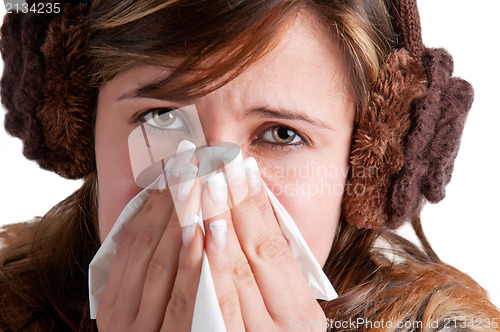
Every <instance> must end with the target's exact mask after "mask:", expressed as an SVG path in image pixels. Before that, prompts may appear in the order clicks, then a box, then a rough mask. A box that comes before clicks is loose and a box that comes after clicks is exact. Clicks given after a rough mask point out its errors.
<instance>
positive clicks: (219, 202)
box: [208, 173, 227, 207]
mask: <svg viewBox="0 0 500 332" xmlns="http://www.w3.org/2000/svg"><path fill="white" fill-rule="evenodd" d="M208 190H209V192H210V197H211V198H212V201H213V202H214V204H215V205H216V206H217V207H224V206H226V205H227V184H226V179H225V176H224V173H217V174H214V175H212V176H210V178H209V179H208Z"/></svg>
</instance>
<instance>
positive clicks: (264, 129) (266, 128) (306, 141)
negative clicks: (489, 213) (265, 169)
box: [252, 122, 311, 151]
mask: <svg viewBox="0 0 500 332" xmlns="http://www.w3.org/2000/svg"><path fill="white" fill-rule="evenodd" d="M275 128H284V129H287V130H290V131H292V132H293V133H294V134H295V135H297V136H298V137H299V138H300V142H299V143H292V144H287V143H283V144H282V143H278V142H270V141H267V140H264V139H263V136H264V134H265V133H267V132H268V131H270V130H273V129H275ZM257 132H258V134H257V135H255V136H254V139H253V142H252V145H253V146H256V145H255V143H254V142H258V141H260V142H258V143H257V144H260V145H267V146H270V147H271V149H273V150H285V151H291V150H295V149H298V148H301V147H303V146H308V147H310V146H311V142H310V140H309V138H307V136H305V135H304V134H302V133H301V132H299V131H298V130H295V129H293V128H292V127H289V126H286V125H284V124H281V123H277V122H274V123H268V124H265V125H264V126H262V127H261V128H260V129H258V130H257Z"/></svg>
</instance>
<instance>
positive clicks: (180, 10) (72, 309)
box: [0, 0, 498, 331]
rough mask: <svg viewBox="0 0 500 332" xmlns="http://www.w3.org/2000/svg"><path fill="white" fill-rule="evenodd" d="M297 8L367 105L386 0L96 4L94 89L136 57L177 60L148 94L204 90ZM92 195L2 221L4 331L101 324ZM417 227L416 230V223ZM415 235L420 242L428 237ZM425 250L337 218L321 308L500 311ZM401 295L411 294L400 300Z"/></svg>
mask: <svg viewBox="0 0 500 332" xmlns="http://www.w3.org/2000/svg"><path fill="white" fill-rule="evenodd" d="M304 9H306V10H309V11H310V12H311V13H314V14H315V16H316V18H317V19H318V20H319V21H320V22H321V23H322V24H323V25H324V26H325V27H327V28H328V29H329V30H330V31H331V32H332V41H333V42H335V43H336V44H335V45H338V46H339V47H340V49H341V51H342V54H343V58H344V61H345V62H346V65H347V66H349V68H351V69H352V70H350V71H349V72H350V75H351V76H350V77H349V83H350V84H352V86H351V90H352V94H353V97H354V98H355V99H356V100H357V102H358V110H359V111H361V110H363V106H364V105H366V103H367V99H368V98H369V94H370V88H371V86H372V84H373V83H374V81H375V80H376V79H377V77H378V75H379V72H380V68H381V67H382V65H383V63H384V61H385V59H386V57H387V55H388V53H389V52H390V50H391V44H392V41H394V39H395V37H394V35H393V33H392V29H391V25H390V20H389V16H388V14H387V10H386V8H385V5H384V3H383V1H382V0H378V1H373V0H342V1H328V2H327V1H323V0H314V1H313V0H309V1H307V0H304V1H293V0H260V1H256V0H251V1H222V0H221V1H211V2H210V3H209V2H206V1H182V0H179V1H175V0H172V1H157V0H148V1H132V0H125V1H118V0H117V1H111V0H95V1H93V2H92V4H91V7H90V14H89V15H88V16H87V19H86V23H85V24H86V25H88V27H89V35H88V38H89V39H88V45H87V47H88V49H89V56H90V58H91V60H92V61H91V67H90V68H91V73H90V75H91V81H92V83H93V84H94V85H95V86H96V87H98V86H100V85H102V84H104V83H105V82H107V81H108V80H110V79H112V78H113V77H114V76H116V75H117V74H119V73H120V72H121V71H123V70H126V69H128V68H130V67H132V66H134V65H136V64H137V63H146V64H152V65H158V66H163V65H164V63H165V60H176V61H178V63H179V65H178V66H176V67H175V68H173V69H174V70H173V72H172V73H171V74H170V75H169V76H167V77H165V79H164V80H163V82H161V84H160V85H159V86H157V87H154V88H152V89H149V90H147V91H145V92H147V93H149V94H150V95H152V96H154V95H155V94H157V93H161V94H162V96H163V97H164V98H165V97H166V96H167V97H168V95H170V96H174V97H175V98H176V99H178V98H181V97H184V98H187V97H192V96H195V95H199V94H205V93H207V92H208V91H210V89H216V88H217V87H219V86H221V85H223V84H225V83H227V82H228V81H229V80H231V79H232V78H234V77H235V76H237V75H238V73H240V72H241V70H243V69H244V68H246V66H248V65H249V64H250V63H252V62H254V61H256V60H257V59H258V58H259V57H261V56H263V55H264V54H265V53H266V52H267V51H269V50H270V49H271V48H272V46H273V45H274V43H275V42H276V41H277V40H279V36H280V34H281V33H282V32H284V31H285V30H286V26H287V24H288V22H290V21H291V20H292V19H293V18H294V16H295V15H296V14H297V13H298V12H299V11H300V10H304ZM46 49H47V52H49V51H50V48H46ZM212 60H214V61H212ZM207 61H208V62H207ZM208 64H209V65H208ZM193 78H194V79H193ZM221 78H222V79H221ZM213 83H216V84H215V86H214V85H213ZM96 195H97V194H96V176H95V174H94V173H92V174H91V175H90V176H89V177H87V178H86V179H85V183H84V185H83V186H82V188H81V189H80V190H78V191H77V192H75V193H74V194H73V195H72V196H70V197H68V198H67V199H66V200H65V201H63V202H61V203H60V204H58V205H57V206H56V207H54V208H53V209H52V210H51V211H50V212H49V213H48V214H47V215H45V216H44V217H43V218H41V220H39V221H37V222H36V223H33V224H28V225H26V226H24V227H23V228H21V229H18V230H17V231H16V226H9V227H7V228H6V230H7V231H6V232H4V233H3V234H2V235H1V236H2V237H3V238H5V241H6V245H7V247H6V248H5V249H3V250H2V251H1V252H0V267H1V273H0V317H2V320H0V328H2V329H4V330H6V331H10V330H21V329H29V330H34V331H46V330H50V329H56V328H57V329H58V330H61V329H71V330H80V331H88V330H92V329H95V330H96V326H95V322H93V321H91V320H90V318H89V315H88V294H87V284H86V281H87V267H88V264H89V262H90V260H91V258H92V257H93V255H94V254H95V252H96V251H97V248H98V246H99V242H98V239H99V236H98V227H97V217H96ZM414 224H415V227H416V229H417V230H419V227H418V225H419V223H418V221H416V222H415V223H414ZM9 232H14V233H12V235H11V234H9ZM418 234H419V235H420V238H421V240H422V241H423V243H424V244H426V241H425V238H424V237H423V233H422V232H418ZM380 239H385V241H387V243H389V244H390V245H391V246H392V247H393V249H392V250H391V252H393V253H394V255H395V256H399V257H402V258H404V259H405V262H403V263H399V264H396V263H395V262H393V261H392V260H391V259H389V258H388V257H387V255H385V254H384V253H385V250H383V249H380V248H377V246H378V244H377V243H378V242H377V241H379V240H380ZM424 247H425V248H426V250H424V251H421V250H420V249H418V248H417V247H416V246H415V245H413V244H411V243H409V242H408V241H405V240H404V239H402V238H400V237H398V236H397V235H395V234H393V233H390V232H388V231H384V230H371V229H357V228H355V227H354V226H351V225H349V224H348V223H347V222H346V220H345V217H343V218H342V219H341V226H340V227H339V232H338V234H337V235H336V238H335V240H334V243H333V246H332V249H331V252H330V256H329V258H328V260H327V262H326V264H325V267H324V269H325V271H326V273H327V274H328V276H329V277H330V280H331V281H332V284H333V285H334V287H335V288H336V290H337V291H338V293H339V295H340V297H339V298H338V299H336V300H334V301H330V302H322V303H321V304H322V306H323V308H324V310H325V312H326V314H327V317H328V318H330V319H332V320H336V321H347V320H349V319H354V320H355V319H356V318H358V317H361V318H364V319H367V320H372V321H380V320H382V319H386V320H387V318H391V319H401V320H415V321H417V320H422V321H424V320H429V319H433V318H434V316H433V315H434V314H435V313H436V312H438V313H439V311H438V310H435V309H436V308H438V307H439V305H440V304H441V303H442V302H443V301H445V300H446V301H447V303H448V308H450V309H449V310H448V311H446V312H443V313H442V314H439V316H438V318H439V319H440V320H441V321H440V322H441V323H442V322H443V319H446V318H450V317H451V318H453V319H465V318H464V317H471V316H470V315H469V313H470V312H471V311H474V312H476V313H484V317H493V316H495V315H498V312H497V311H495V309H494V307H492V306H491V305H490V304H488V303H483V302H484V301H483V299H484V291H482V290H481V289H480V288H479V286H477V285H476V284H475V283H474V282H473V281H471V280H469V279H467V277H466V276H464V275H463V274H460V273H458V272H456V271H455V270H453V269H452V268H450V267H447V266H446V265H444V264H442V263H440V262H439V260H438V259H437V257H435V255H434V254H433V253H432V250H431V249H430V247H429V246H428V245H425V246H424ZM438 275H440V276H441V279H439V278H438ZM436 283H439V286H438V289H436ZM409 290H417V291H414V292H409ZM401 292H409V293H411V295H412V296H408V297H403V298H401ZM477 294H479V295H477ZM460 296H462V297H463V298H466V299H467V300H468V301H469V303H468V307H467V308H463V307H460V305H458V304H457V302H459V300H457V298H458V297H460ZM377 301H380V302H377ZM441 307H442V306H441ZM450 313H452V314H450ZM426 315H427V316H426ZM467 315H469V316H467ZM480 317H483V316H480ZM424 318H425V319H424ZM2 324H3V325H2ZM366 329H368V328H366ZM345 330H347V329H345ZM356 330H365V328H357V329H356Z"/></svg>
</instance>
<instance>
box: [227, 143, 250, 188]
mask: <svg viewBox="0 0 500 332" xmlns="http://www.w3.org/2000/svg"><path fill="white" fill-rule="evenodd" d="M222 161H223V162H224V165H225V170H226V175H227V178H228V183H230V184H235V185H240V184H242V183H243V182H245V177H246V176H245V166H244V165H243V156H242V155H241V150H240V148H239V147H234V148H232V149H230V150H228V151H226V152H224V153H223V154H222Z"/></svg>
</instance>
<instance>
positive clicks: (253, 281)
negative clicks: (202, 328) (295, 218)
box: [202, 158, 325, 332]
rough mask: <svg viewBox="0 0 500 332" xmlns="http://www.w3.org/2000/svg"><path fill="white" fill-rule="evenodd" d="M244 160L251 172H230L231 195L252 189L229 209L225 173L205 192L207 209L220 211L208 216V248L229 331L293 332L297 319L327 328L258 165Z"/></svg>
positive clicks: (206, 224)
mask: <svg viewBox="0 0 500 332" xmlns="http://www.w3.org/2000/svg"><path fill="white" fill-rule="evenodd" d="M244 163H245V169H246V172H245V171H243V172H242V171H241V170H238V169H235V168H232V169H231V168H228V167H226V170H225V171H226V174H227V179H228V182H229V189H230V190H229V191H230V194H231V196H232V197H234V196H239V195H240V194H241V193H244V192H245V191H246V190H247V189H248V191H249V194H248V195H247V197H246V198H245V199H244V200H243V201H242V202H241V203H239V204H236V206H234V207H233V208H232V209H231V210H230V211H229V210H228V208H227V203H226V199H225V197H224V194H223V192H224V190H225V188H224V186H225V182H224V179H223V177H221V176H216V177H213V178H211V179H210V180H209V182H208V186H205V187H204V188H203V193H202V206H203V211H209V212H210V215H217V216H216V217H213V218H209V219H208V220H205V229H206V230H207V231H206V238H205V248H206V251H207V255H208V259H209V263H210V269H211V272H212V277H213V280H214V284H215V290H216V293H217V298H218V300H219V305H220V308H221V311H222V315H223V317H224V322H225V324H226V327H227V330H228V331H231V332H233V331H288V330H290V329H291V328H292V326H291V324H293V323H297V322H303V323H304V324H307V322H310V324H315V325H313V326H324V322H325V314H324V312H323V310H322V309H321V307H320V306H319V304H318V302H317V301H316V299H315V298H314V296H313V295H312V293H311V291H310V290H309V287H308V285H307V282H306V281H305V279H304V277H303V276H302V273H301V271H300V269H299V267H298V265H297V264H296V262H295V260H294V258H293V255H292V252H291V250H290V248H289V246H288V244H287V241H286V239H285V238H284V237H283V235H282V233H281V230H280V228H279V225H278V222H277V221H276V217H275V215H274V213H273V210H272V207H271V206H270V203H269V200H268V198H267V194H266V191H265V188H264V186H263V182H262V180H261V178H260V175H259V171H258V168H257V163H256V162H255V159H253V158H249V159H247V160H245V162H244ZM235 167H242V166H237V165H235ZM245 173H246V180H245V178H242V176H243V177H245ZM247 186H248V187H247ZM214 210H215V211H214ZM208 229H210V231H208ZM308 330H314V329H308ZM316 330H323V331H324V328H317V329H316Z"/></svg>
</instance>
